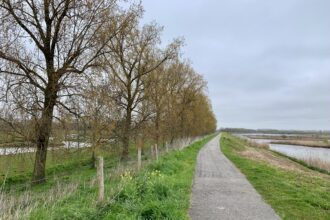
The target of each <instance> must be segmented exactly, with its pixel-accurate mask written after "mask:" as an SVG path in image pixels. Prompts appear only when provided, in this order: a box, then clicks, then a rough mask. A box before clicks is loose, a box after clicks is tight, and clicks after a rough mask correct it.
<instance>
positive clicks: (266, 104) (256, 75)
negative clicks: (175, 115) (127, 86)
mask: <svg viewBox="0 0 330 220" xmlns="http://www.w3.org/2000/svg"><path fill="white" fill-rule="evenodd" d="M143 5H144V7H145V10H146V13H145V17H144V22H149V21H157V22H158V23H159V24H161V25H163V26H164V27H165V30H164V33H163V39H164V41H165V42H169V41H170V40H171V39H172V38H175V37H177V36H184V37H185V39H186V46H185V48H184V56H185V57H187V58H189V59H190V60H191V61H192V63H193V67H194V68H195V70H196V71H198V72H199V73H200V74H202V75H203V76H204V77H205V79H206V80H207V81H208V88H209V89H208V91H209V96H210V98H211V101H212V105H213V109H214V112H215V114H216V116H217V120H218V127H245V128H277V129H317V130H320V129H327V130H330V12H329V9H330V1H329V0H272V1H265V0H166V1H165V0H163V1H161V0H143Z"/></svg>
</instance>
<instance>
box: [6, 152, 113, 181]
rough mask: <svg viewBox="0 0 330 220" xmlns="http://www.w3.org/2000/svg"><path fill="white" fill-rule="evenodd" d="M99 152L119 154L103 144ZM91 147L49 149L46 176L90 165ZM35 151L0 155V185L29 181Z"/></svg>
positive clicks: (105, 155) (106, 155)
mask: <svg viewBox="0 0 330 220" xmlns="http://www.w3.org/2000/svg"><path fill="white" fill-rule="evenodd" d="M99 154H101V155H103V156H104V157H114V156H116V155H118V154H119V152H116V151H114V150H112V148H111V147H108V146H104V147H102V148H101V149H100V152H99ZM91 156H92V149H91V148H82V149H63V150H54V151H52V150H50V151H48V153H47V162H46V172H47V178H52V177H54V176H58V175H60V176H63V175H67V174H70V173H72V172H74V171H75V170H77V169H84V167H90V166H91V164H92V161H91ZM34 158H35V153H24V154H16V155H6V156H0V185H1V184H2V183H3V182H4V181H5V182H6V185H8V184H11V185H13V184H22V183H29V181H30V180H31V176H32V171H33V165H34Z"/></svg>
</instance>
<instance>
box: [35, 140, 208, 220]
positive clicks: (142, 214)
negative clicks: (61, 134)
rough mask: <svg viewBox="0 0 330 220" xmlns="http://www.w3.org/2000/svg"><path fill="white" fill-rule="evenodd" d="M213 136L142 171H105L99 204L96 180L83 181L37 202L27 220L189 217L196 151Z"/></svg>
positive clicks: (173, 153)
mask: <svg viewBox="0 0 330 220" xmlns="http://www.w3.org/2000/svg"><path fill="white" fill-rule="evenodd" d="M213 137H214V135H212V136H209V137H207V138H205V139H203V140H201V141H197V142H195V143H193V144H191V145H190V146H188V147H186V148H184V149H183V150H180V151H179V150H174V151H172V152H170V153H168V154H167V155H165V156H163V157H161V159H160V160H159V161H156V162H152V163H150V164H149V165H148V166H146V167H145V168H144V169H143V170H142V171H141V172H136V171H135V169H134V168H133V167H135V164H132V167H131V168H129V166H128V165H127V166H125V167H122V168H120V167H117V168H116V169H111V170H106V179H105V190H106V201H105V202H104V203H102V204H100V203H97V199H96V198H97V187H96V184H95V182H94V181H93V180H91V181H89V182H88V181H84V182H80V183H79V185H78V186H76V190H75V191H74V192H70V193H68V195H67V196H64V197H62V198H61V199H58V200H56V201H54V202H51V203H44V204H40V205H39V206H38V207H37V208H35V209H34V210H33V211H32V213H31V215H30V219H188V214H187V211H188V209H189V201H190V193H191V184H192V179H193V175H194V170H195V164H196V158H197V154H198V152H199V150H200V149H201V148H202V147H203V146H204V145H205V144H206V143H207V142H208V141H210V140H211V139H212V138H213Z"/></svg>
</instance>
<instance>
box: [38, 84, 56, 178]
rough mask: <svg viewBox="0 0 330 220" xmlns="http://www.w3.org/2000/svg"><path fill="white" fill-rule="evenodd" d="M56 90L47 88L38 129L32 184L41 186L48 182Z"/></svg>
mask: <svg viewBox="0 0 330 220" xmlns="http://www.w3.org/2000/svg"><path fill="white" fill-rule="evenodd" d="M56 93H57V92H56V90H55V89H53V88H52V89H51V88H50V87H48V88H46V91H45V101H44V108H43V111H42V115H41V118H40V120H39V122H38V123H37V128H36V131H37V133H36V143H37V151H36V156H35V162H34V170H33V175H32V184H39V183H43V182H45V181H46V158H47V148H48V143H49V136H50V132H51V127H52V119H53V110H54V106H55V103H56V95H57V94H56Z"/></svg>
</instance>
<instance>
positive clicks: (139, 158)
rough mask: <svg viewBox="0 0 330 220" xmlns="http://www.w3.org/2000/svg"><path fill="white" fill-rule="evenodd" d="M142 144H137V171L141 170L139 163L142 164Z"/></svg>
mask: <svg viewBox="0 0 330 220" xmlns="http://www.w3.org/2000/svg"><path fill="white" fill-rule="evenodd" d="M141 157H142V146H141V145H138V171H140V170H141V165H142V158H141Z"/></svg>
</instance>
